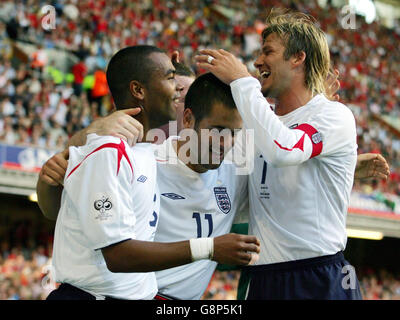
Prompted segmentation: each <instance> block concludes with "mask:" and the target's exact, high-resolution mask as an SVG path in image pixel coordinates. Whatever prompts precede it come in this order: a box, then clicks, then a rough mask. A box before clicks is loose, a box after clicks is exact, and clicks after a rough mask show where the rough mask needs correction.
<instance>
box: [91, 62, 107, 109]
mask: <svg viewBox="0 0 400 320" xmlns="http://www.w3.org/2000/svg"><path fill="white" fill-rule="evenodd" d="M108 93H109V90H108V85H107V77H106V73H105V72H104V70H102V69H100V68H98V69H97V70H96V71H95V73H94V85H93V89H92V99H93V101H94V102H95V103H96V104H97V113H98V114H100V115H105V112H106V110H104V109H103V104H102V102H103V98H104V97H105V96H106V95H107V94H108Z"/></svg>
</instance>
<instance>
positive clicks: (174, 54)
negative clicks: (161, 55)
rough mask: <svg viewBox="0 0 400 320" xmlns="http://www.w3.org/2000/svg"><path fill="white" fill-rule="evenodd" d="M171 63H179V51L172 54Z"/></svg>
mask: <svg viewBox="0 0 400 320" xmlns="http://www.w3.org/2000/svg"><path fill="white" fill-rule="evenodd" d="M171 61H175V62H179V51H177V50H175V51H174V52H172V55H171Z"/></svg>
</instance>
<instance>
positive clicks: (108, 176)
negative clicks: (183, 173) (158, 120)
mask: <svg viewBox="0 0 400 320" xmlns="http://www.w3.org/2000/svg"><path fill="white" fill-rule="evenodd" d="M99 140H100V139H97V140H96V141H95V143H92V144H89V147H88V145H86V146H85V151H86V150H88V151H87V152H86V153H87V155H86V156H85V157H84V158H83V160H82V161H80V162H79V163H76V162H75V163H74V164H73V165H72V166H71V167H70V166H69V167H68V171H67V174H66V179H65V182H64V187H65V190H66V192H67V193H68V194H69V196H70V198H71V199H72V201H73V202H74V205H75V207H76V208H75V209H76V211H77V213H78V219H79V221H80V225H81V227H82V231H83V233H84V234H85V236H86V237H87V239H88V243H89V247H90V248H91V249H93V250H96V249H101V248H104V247H107V246H109V245H111V244H114V243H118V242H121V241H124V240H128V239H134V238H135V233H134V226H135V222H136V219H135V213H134V211H133V206H132V181H133V167H132V165H133V162H132V156H131V150H130V148H129V147H128V145H127V144H126V143H125V142H124V141H122V140H120V139H116V138H115V139H114V138H110V137H106V139H102V140H101V141H99Z"/></svg>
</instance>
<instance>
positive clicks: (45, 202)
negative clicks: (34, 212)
mask: <svg viewBox="0 0 400 320" xmlns="http://www.w3.org/2000/svg"><path fill="white" fill-rule="evenodd" d="M62 190H63V186H61V185H60V186H50V185H48V184H46V183H44V182H43V181H41V180H39V181H38V183H37V185H36V193H37V197H38V205H39V208H40V209H41V210H42V213H43V215H44V216H45V217H46V218H47V219H50V220H56V219H57V215H58V211H59V210H60V203H61V194H62Z"/></svg>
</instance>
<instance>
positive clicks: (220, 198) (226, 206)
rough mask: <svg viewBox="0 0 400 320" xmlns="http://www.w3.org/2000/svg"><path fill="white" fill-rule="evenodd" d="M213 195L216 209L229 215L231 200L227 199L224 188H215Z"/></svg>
mask: <svg viewBox="0 0 400 320" xmlns="http://www.w3.org/2000/svg"><path fill="white" fill-rule="evenodd" d="M214 195H215V200H217V204H218V208H219V209H220V210H221V211H222V212H223V213H225V214H227V213H229V211H231V200H230V199H229V195H228V191H227V190H226V187H215V188H214Z"/></svg>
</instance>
